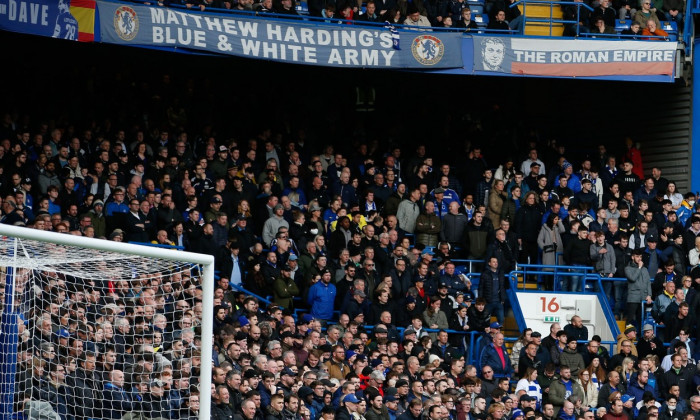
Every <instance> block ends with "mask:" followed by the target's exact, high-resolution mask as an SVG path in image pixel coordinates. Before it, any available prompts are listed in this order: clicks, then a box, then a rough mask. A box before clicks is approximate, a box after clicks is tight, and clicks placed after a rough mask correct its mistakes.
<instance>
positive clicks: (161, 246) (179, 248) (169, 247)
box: [128, 241, 185, 251]
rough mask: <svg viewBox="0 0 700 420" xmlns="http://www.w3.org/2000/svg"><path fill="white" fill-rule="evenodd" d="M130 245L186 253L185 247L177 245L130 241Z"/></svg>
mask: <svg viewBox="0 0 700 420" xmlns="http://www.w3.org/2000/svg"><path fill="white" fill-rule="evenodd" d="M128 243H130V244H133V245H143V246H150V247H153V248H165V249H174V250H176V251H184V250H185V247H184V246H177V245H167V244H154V243H151V242H134V241H129V242H128Z"/></svg>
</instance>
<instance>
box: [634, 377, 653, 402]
mask: <svg viewBox="0 0 700 420" xmlns="http://www.w3.org/2000/svg"><path fill="white" fill-rule="evenodd" d="M646 391H648V392H651V393H652V394H654V399H658V398H659V396H658V394H657V393H656V390H655V389H654V387H653V386H651V385H649V384H646V385H644V389H642V388H640V387H639V382H638V381H634V382H632V383H631V384H630V386H629V387H627V393H628V394H629V395H631V396H633V397H634V400H635V401H642V400H643V399H644V392H646Z"/></svg>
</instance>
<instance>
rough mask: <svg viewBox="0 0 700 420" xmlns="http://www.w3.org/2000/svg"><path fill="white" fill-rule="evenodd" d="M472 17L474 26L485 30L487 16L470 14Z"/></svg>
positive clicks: (487, 22) (484, 14) (487, 23)
mask: <svg viewBox="0 0 700 420" xmlns="http://www.w3.org/2000/svg"><path fill="white" fill-rule="evenodd" d="M472 17H473V19H474V22H476V25H477V26H478V27H480V28H485V27H487V26H488V25H489V16H488V15H487V14H486V13H483V14H480V15H475V14H472Z"/></svg>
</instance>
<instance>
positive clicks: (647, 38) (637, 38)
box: [579, 32, 671, 41]
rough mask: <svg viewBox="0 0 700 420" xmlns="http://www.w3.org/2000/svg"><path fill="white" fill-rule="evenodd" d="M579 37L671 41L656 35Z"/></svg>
mask: <svg viewBox="0 0 700 420" xmlns="http://www.w3.org/2000/svg"><path fill="white" fill-rule="evenodd" d="M579 36H581V37H583V38H608V39H620V40H623V41H624V40H627V41H652V40H653V41H671V37H670V36H656V35H641V34H640V35H622V34H601V33H595V32H585V33H582V34H580V35H579Z"/></svg>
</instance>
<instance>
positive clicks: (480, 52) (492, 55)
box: [474, 37, 510, 73]
mask: <svg viewBox="0 0 700 420" xmlns="http://www.w3.org/2000/svg"><path fill="white" fill-rule="evenodd" d="M506 43H510V40H509V39H508V38H505V37H474V70H479V71H491V72H499V73H510V63H509V62H508V61H507V60H506V51H507V48H506Z"/></svg>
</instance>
